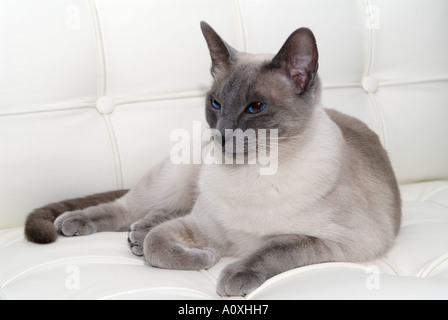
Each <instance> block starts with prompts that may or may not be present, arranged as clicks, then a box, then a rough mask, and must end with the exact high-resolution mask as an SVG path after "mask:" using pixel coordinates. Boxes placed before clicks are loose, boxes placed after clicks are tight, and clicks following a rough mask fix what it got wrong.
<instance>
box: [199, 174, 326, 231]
mask: <svg viewBox="0 0 448 320" xmlns="http://www.w3.org/2000/svg"><path fill="white" fill-rule="evenodd" d="M240 169H242V168H240ZM289 169H290V168H289ZM256 170H257V168H256V167H251V168H247V169H245V170H234V171H232V170H231V168H225V169H223V168H219V167H215V168H213V167H210V168H207V169H206V170H205V171H204V172H203V174H202V176H201V181H200V198H199V201H201V208H202V210H201V211H203V212H201V213H200V214H204V215H208V216H207V217H205V218H206V219H211V220H214V221H215V222H217V223H218V224H219V225H220V226H221V227H223V228H224V229H227V230H232V231H242V232H246V233H250V234H256V235H259V236H264V235H269V234H278V233H293V232H298V231H299V230H298V226H299V225H303V224H304V223H303V222H304V221H307V222H308V223H309V222H310V217H309V215H310V212H309V210H307V208H308V207H309V204H310V203H311V202H313V201H315V200H316V199H315V197H314V196H315V195H316V194H319V193H320V191H319V190H318V189H319V188H320V189H322V188H321V186H319V184H318V183H317V184H316V182H315V181H314V179H313V178H312V177H311V179H308V178H306V175H305V171H306V168H303V170H301V169H300V168H295V171H294V172H292V169H290V172H278V173H277V174H275V175H272V176H263V175H259V173H258V172H257V171H256ZM314 189H316V190H314Z"/></svg>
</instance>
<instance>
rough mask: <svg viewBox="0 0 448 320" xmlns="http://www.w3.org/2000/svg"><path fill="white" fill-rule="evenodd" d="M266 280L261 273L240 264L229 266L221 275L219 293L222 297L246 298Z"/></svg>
mask: <svg viewBox="0 0 448 320" xmlns="http://www.w3.org/2000/svg"><path fill="white" fill-rule="evenodd" d="M265 280H266V277H264V276H263V275H262V274H261V273H259V272H256V271H254V270H251V269H249V268H244V267H242V266H240V265H238V264H231V265H229V266H227V267H226V268H225V269H224V270H223V271H222V272H221V274H220V275H219V279H218V287H217V293H218V294H219V295H220V296H223V297H226V296H245V295H247V294H249V293H251V292H252V291H254V290H255V289H256V288H258V287H259V286H261V285H262V284H263V282H264V281H265Z"/></svg>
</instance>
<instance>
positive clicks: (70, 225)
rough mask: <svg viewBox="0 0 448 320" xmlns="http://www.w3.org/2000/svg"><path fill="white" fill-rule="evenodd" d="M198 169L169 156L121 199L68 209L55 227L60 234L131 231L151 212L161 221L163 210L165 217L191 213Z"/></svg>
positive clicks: (55, 222)
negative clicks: (79, 208)
mask: <svg viewBox="0 0 448 320" xmlns="http://www.w3.org/2000/svg"><path fill="white" fill-rule="evenodd" d="M199 170H200V166H193V165H191V166H190V165H175V164H173V163H172V162H171V161H170V159H166V160H165V161H163V162H161V163H160V164H158V165H157V166H155V167H154V168H153V169H152V170H151V171H150V172H149V173H148V174H147V175H146V176H145V177H143V178H142V179H141V180H140V181H139V183H137V185H136V186H135V187H134V188H132V189H131V190H129V192H128V193H126V194H125V195H124V196H123V197H122V198H120V199H118V200H116V201H114V202H111V203H103V204H100V205H97V206H93V207H88V208H86V209H83V210H77V211H71V212H65V213H63V214H62V215H61V216H59V217H58V218H57V219H56V220H55V221H54V226H55V227H56V229H57V230H58V231H59V232H60V233H61V234H63V235H65V236H69V237H71V236H80V235H87V234H92V233H95V232H101V231H129V229H130V227H131V225H132V224H133V223H134V222H136V221H139V220H140V219H142V218H145V217H146V218H149V217H148V212H149V213H154V214H155V215H156V217H155V219H154V220H159V221H160V219H161V216H162V215H161V214H160V213H161V212H166V213H167V216H166V217H164V219H166V220H169V219H172V218H173V217H177V216H179V215H178V213H182V214H184V215H185V214H188V213H189V212H190V211H191V208H192V206H193V204H194V202H195V199H196V196H197V195H196V188H195V183H196V181H197V176H198V174H199ZM166 208H168V209H166ZM166 220H165V221H166ZM147 222H148V220H146V221H145V222H142V223H147ZM145 228H146V227H144V228H143V229H145ZM134 231H135V230H134Z"/></svg>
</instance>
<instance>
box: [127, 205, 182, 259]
mask: <svg viewBox="0 0 448 320" xmlns="http://www.w3.org/2000/svg"><path fill="white" fill-rule="evenodd" d="M184 215H186V213H185V212H182V211H174V212H173V211H166V210H161V209H160V210H154V211H151V212H149V213H148V214H147V215H146V216H145V217H144V218H143V219H141V220H139V221H137V222H134V223H133V224H132V225H131V228H130V229H129V233H128V243H129V246H130V248H131V251H132V253H133V254H135V255H136V256H143V242H144V240H145V237H146V235H147V234H148V233H149V232H150V231H151V230H152V229H154V228H155V227H156V226H158V225H159V224H162V223H164V222H167V221H169V220H172V219H175V218H179V217H182V216H184Z"/></svg>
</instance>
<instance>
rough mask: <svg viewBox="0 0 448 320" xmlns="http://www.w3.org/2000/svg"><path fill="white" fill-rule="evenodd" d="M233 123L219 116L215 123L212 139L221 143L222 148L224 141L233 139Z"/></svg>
mask: <svg viewBox="0 0 448 320" xmlns="http://www.w3.org/2000/svg"><path fill="white" fill-rule="evenodd" d="M233 129H234V124H233V122H232V121H228V120H226V119H223V118H220V119H219V120H218V123H217V125H216V131H215V135H214V139H215V140H216V141H218V142H220V143H221V147H223V148H224V146H225V145H226V143H228V142H229V141H230V140H231V139H233ZM226 131H227V132H226Z"/></svg>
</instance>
